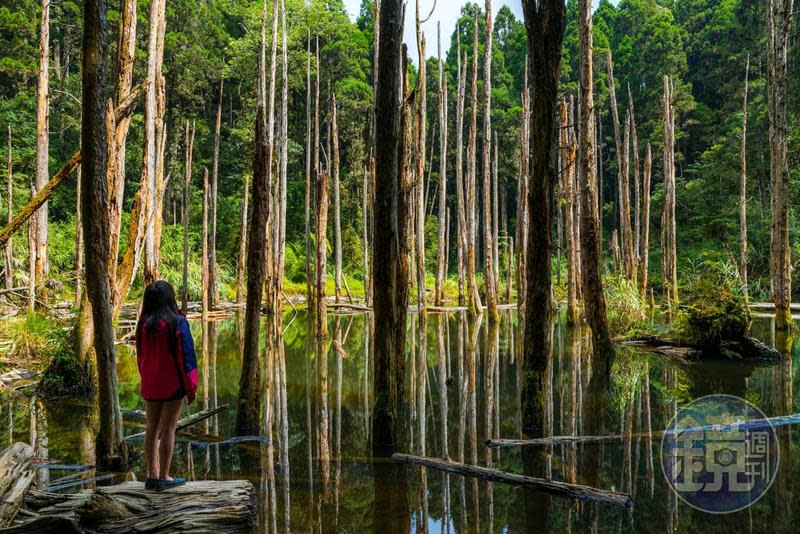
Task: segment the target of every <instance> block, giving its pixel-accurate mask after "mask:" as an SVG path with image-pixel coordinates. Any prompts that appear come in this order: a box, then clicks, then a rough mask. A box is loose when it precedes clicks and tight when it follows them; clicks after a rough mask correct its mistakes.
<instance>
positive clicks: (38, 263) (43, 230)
mask: <svg viewBox="0 0 800 534" xmlns="http://www.w3.org/2000/svg"><path fill="white" fill-rule="evenodd" d="M41 12H42V16H41V20H40V24H39V83H38V86H37V90H36V178H35V181H34V192H35V193H38V192H39V191H40V190H41V189H42V188H44V186H45V185H47V182H48V181H49V176H50V171H49V161H50V157H49V132H48V128H49V124H50V108H49V102H48V99H49V93H50V89H49V83H50V75H49V67H50V0H42V9H41ZM47 219H48V204H47V203H46V202H45V203H44V204H43V205H42V207H41V208H39V210H38V211H37V213H36V220H35V221H34V228H35V230H36V232H35V234H34V250H35V255H34V263H35V267H34V269H33V270H32V271H31V273H32V275H33V277H34V278H33V280H32V281H31V286H32V287H33V286H35V285H36V284H37V283H38V284H39V285H41V286H42V287H44V285H45V284H44V283H45V277H46V276H47V274H48V270H49V262H48V258H47V256H48V248H49V247H48V242H47V233H48V230H47V225H48V221H47Z"/></svg>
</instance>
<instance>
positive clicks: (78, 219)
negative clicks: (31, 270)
mask: <svg viewBox="0 0 800 534" xmlns="http://www.w3.org/2000/svg"><path fill="white" fill-rule="evenodd" d="M77 172H78V179H77V186H76V189H77V198H76V199H75V306H80V305H81V300H83V214H82V213H81V211H82V209H81V189H82V188H83V176H82V175H81V174H82V173H81V168H80V167H78V171H77ZM9 242H10V241H9ZM111 260H112V261H109V262H108V263H109V264H116V258H111ZM109 280H113V278H110V277H109Z"/></svg>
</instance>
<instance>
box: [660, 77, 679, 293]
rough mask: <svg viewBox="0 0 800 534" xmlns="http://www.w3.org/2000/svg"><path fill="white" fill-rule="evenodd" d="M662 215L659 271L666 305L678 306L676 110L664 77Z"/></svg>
mask: <svg viewBox="0 0 800 534" xmlns="http://www.w3.org/2000/svg"><path fill="white" fill-rule="evenodd" d="M663 108H664V211H663V213H662V216H661V271H662V278H663V280H664V297H665V299H666V302H667V304H668V305H676V304H677V303H678V277H677V243H676V237H677V235H676V232H675V137H674V135H675V134H674V132H675V130H674V128H675V117H674V113H675V109H674V107H673V106H672V81H671V80H670V79H669V77H668V76H664V98H663Z"/></svg>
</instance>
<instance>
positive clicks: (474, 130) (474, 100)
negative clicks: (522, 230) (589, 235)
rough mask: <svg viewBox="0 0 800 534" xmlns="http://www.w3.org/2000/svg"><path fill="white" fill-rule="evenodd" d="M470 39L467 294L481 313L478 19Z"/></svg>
mask: <svg viewBox="0 0 800 534" xmlns="http://www.w3.org/2000/svg"><path fill="white" fill-rule="evenodd" d="M472 32H473V42H472V89H471V97H470V107H471V109H470V128H469V152H468V156H467V158H468V163H467V183H466V194H467V214H468V217H469V241H468V243H467V284H468V285H467V287H468V289H467V295H468V301H469V304H468V306H469V310H470V313H471V314H472V315H473V316H476V315H479V314H481V313H483V305H482V304H481V297H480V295H479V294H478V282H477V280H476V278H475V262H476V260H475V254H476V250H475V247H476V246H477V241H478V214H477V211H478V210H477V207H478V206H477V199H476V196H477V191H476V189H477V186H478V164H477V157H478V55H479V48H478V19H477V18H476V19H475V21H474V25H473V29H472Z"/></svg>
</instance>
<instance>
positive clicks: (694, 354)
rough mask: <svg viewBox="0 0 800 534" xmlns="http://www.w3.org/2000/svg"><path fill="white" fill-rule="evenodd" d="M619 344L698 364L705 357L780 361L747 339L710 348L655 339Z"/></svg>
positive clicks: (769, 349)
mask: <svg viewBox="0 0 800 534" xmlns="http://www.w3.org/2000/svg"><path fill="white" fill-rule="evenodd" d="M621 343H622V344H623V345H628V346H635V347H639V348H641V349H642V350H647V351H649V352H655V353H657V354H661V355H663V356H667V357H668V358H672V359H674V360H678V361H683V362H693V361H699V360H702V359H704V358H707V357H711V358H723V359H728V360H733V361H749V362H752V361H768V362H769V361H778V360H781V359H782V358H783V356H781V353H780V352H778V351H777V350H775V349H774V348H772V347H769V346H767V345H765V344H764V343H762V342H761V341H759V340H757V339H755V338H753V337H750V336H742V337H740V338H736V339H725V340H721V341H720V342H719V344H718V345H716V346H714V347H708V346H700V345H696V344H693V343H690V342H688V341H682V340H672V339H662V338H659V337H656V336H639V337H635V338H633V339H626V340H621Z"/></svg>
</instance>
